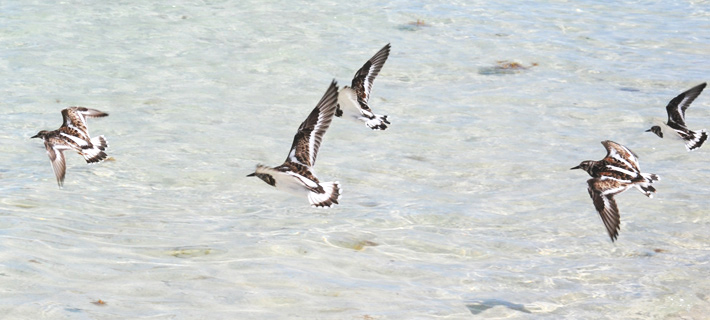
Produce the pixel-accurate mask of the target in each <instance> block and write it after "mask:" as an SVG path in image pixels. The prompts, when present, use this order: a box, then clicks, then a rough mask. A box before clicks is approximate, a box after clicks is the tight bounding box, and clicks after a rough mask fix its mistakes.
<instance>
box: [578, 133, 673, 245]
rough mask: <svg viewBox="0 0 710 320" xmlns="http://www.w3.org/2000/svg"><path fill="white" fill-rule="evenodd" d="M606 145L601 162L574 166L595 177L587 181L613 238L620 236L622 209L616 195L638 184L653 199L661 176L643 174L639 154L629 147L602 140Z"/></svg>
mask: <svg viewBox="0 0 710 320" xmlns="http://www.w3.org/2000/svg"><path fill="white" fill-rule="evenodd" d="M602 145H604V148H606V151H607V153H606V157H604V159H602V160H599V161H593V160H587V161H582V162H581V163H580V164H579V165H578V166H576V167H573V168H571V169H582V170H584V171H586V172H587V173H588V174H589V175H590V176H591V177H592V179H589V180H587V184H588V187H587V191H589V196H590V197H591V198H592V201H593V202H594V207H595V208H596V209H597V212H599V216H601V218H602V222H604V226H605V227H606V230H607V232H608V233H609V237H610V238H611V241H612V242H614V240H616V238H617V237H618V236H619V230H620V228H619V225H620V220H619V219H620V218H619V208H618V207H617V205H616V200H614V196H615V195H617V194H619V193H622V192H624V191H626V190H628V189H629V188H631V187H636V188H637V189H638V190H639V191H641V193H643V194H644V195H646V196H647V197H649V198H653V194H654V193H655V192H656V188H654V187H653V186H651V184H652V183H653V182H654V181H659V180H660V177H658V175H656V174H653V173H642V172H641V169H640V167H639V162H638V157H637V156H636V154H635V153H633V152H632V151H631V150H629V148H627V147H624V146H622V145H620V144H618V143H616V142H613V141H609V140H606V141H602Z"/></svg>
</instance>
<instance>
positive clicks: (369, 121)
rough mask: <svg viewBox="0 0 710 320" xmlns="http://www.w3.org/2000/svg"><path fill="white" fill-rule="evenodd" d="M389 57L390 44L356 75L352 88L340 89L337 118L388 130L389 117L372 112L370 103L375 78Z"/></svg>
mask: <svg viewBox="0 0 710 320" xmlns="http://www.w3.org/2000/svg"><path fill="white" fill-rule="evenodd" d="M389 55H390V44H389V43H388V44H387V45H386V46H384V47H383V48H382V49H380V51H378V52H377V53H375V55H374V56H372V58H370V60H367V62H365V64H364V65H363V66H362V68H360V70H358V71H357V73H355V77H353V82H352V84H351V85H352V86H351V87H348V86H344V87H343V88H342V89H340V93H339V94H338V107H337V110H336V111H335V116H336V117H342V116H343V115H344V116H345V117H346V118H348V119H351V120H355V121H363V122H365V125H367V126H368V127H369V128H370V129H372V130H385V129H387V125H388V124H390V122H389V121H388V120H387V116H386V115H379V114H375V113H374V112H372V109H370V106H369V105H368V101H369V100H370V92H371V91H372V82H374V81H375V77H377V74H379V73H380V70H381V69H382V66H383V65H384V64H385V61H387V57H389Z"/></svg>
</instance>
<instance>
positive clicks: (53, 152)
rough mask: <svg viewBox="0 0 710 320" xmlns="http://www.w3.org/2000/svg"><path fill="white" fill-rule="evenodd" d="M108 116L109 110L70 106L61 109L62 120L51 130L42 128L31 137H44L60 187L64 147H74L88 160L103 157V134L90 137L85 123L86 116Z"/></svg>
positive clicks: (67, 148) (100, 159)
mask: <svg viewBox="0 0 710 320" xmlns="http://www.w3.org/2000/svg"><path fill="white" fill-rule="evenodd" d="M105 116H108V113H105V112H101V111H99V110H96V109H89V108H84V107H69V108H66V109H64V110H62V117H63V118H64V122H63V123H62V126H61V127H59V129H57V130H54V131H47V130H42V131H40V132H39V133H37V134H36V135H34V136H32V138H42V139H44V147H45V148H47V155H49V160H50V161H51V162H52V169H53V170H54V175H56V176H57V183H58V184H59V187H60V188H61V187H62V186H64V175H65V173H66V169H67V165H66V160H65V159H64V150H74V151H76V152H78V153H79V154H80V155H82V156H83V157H84V159H85V160H86V162H87V163H97V162H101V161H103V160H104V159H106V157H107V156H106V153H105V152H104V151H105V150H106V148H108V144H107V143H106V139H105V138H104V136H98V137H93V138H91V137H90V136H89V129H88V128H87V126H86V118H97V117H105Z"/></svg>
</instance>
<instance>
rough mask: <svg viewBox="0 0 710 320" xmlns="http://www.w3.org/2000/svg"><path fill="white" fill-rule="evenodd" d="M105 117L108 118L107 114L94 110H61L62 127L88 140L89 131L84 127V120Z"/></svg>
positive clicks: (72, 108) (73, 108) (78, 108)
mask: <svg viewBox="0 0 710 320" xmlns="http://www.w3.org/2000/svg"><path fill="white" fill-rule="evenodd" d="M106 116H108V113H105V112H101V111H99V110H96V109H89V108H84V107H69V108H66V109H64V110H62V117H63V118H64V122H63V123H62V127H68V128H69V129H73V131H76V133H77V134H78V135H79V136H80V137H82V138H84V139H85V140H89V139H90V137H89V129H88V127H87V126H86V119H87V118H97V117H106Z"/></svg>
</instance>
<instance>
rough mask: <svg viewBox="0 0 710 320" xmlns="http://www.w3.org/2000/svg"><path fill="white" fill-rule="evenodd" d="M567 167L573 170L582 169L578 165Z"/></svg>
mask: <svg viewBox="0 0 710 320" xmlns="http://www.w3.org/2000/svg"><path fill="white" fill-rule="evenodd" d="M569 169H570V170H574V169H582V168H580V167H579V166H576V167H572V168H569Z"/></svg>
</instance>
